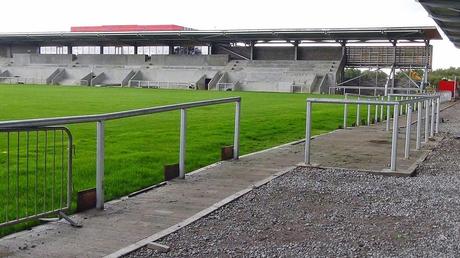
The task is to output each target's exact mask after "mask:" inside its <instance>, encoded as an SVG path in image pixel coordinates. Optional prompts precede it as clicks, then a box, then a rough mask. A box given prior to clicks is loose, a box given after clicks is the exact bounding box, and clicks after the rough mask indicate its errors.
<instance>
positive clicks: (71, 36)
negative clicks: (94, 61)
mask: <svg viewBox="0 0 460 258" xmlns="http://www.w3.org/2000/svg"><path fill="white" fill-rule="evenodd" d="M432 39H442V38H441V36H440V34H439V32H438V30H437V28H436V27H434V26H430V27H392V28H340V29H334V28H331V29H258V30H189V31H153V32H150V31H149V32H146V31H134V32H46V33H40V32H38V33H36V32H34V33H0V44H2V45H5V44H10V45H14V44H37V45H57V44H62V45H73V46H78V45H113V44H120V45H122V44H124V45H148V44H152V43H158V44H163V43H191V44H196V43H213V42H218V43H219V42H249V41H267V42H269V41H277V40H287V41H296V40H298V41H311V42H317V43H321V42H326V43H328V42H331V41H332V42H333V41H344V40H345V41H358V42H370V41H372V42H388V41H389V40H398V41H401V42H404V41H409V42H414V41H423V40H432Z"/></svg>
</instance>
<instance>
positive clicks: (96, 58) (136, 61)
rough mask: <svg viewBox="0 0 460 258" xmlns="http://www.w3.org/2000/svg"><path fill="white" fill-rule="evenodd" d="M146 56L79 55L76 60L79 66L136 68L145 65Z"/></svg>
mask: <svg viewBox="0 0 460 258" xmlns="http://www.w3.org/2000/svg"><path fill="white" fill-rule="evenodd" d="M146 60H147V56H144V55H78V56H77V59H76V60H75V61H76V63H78V64H79V65H108V66H111V65H113V66H129V65H132V66H136V65H145V64H146Z"/></svg>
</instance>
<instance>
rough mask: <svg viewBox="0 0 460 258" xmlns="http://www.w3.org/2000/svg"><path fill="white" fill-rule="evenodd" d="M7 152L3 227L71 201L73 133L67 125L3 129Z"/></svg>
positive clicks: (66, 205)
mask: <svg viewBox="0 0 460 258" xmlns="http://www.w3.org/2000/svg"><path fill="white" fill-rule="evenodd" d="M0 134H1V135H6V137H2V142H1V143H2V146H1V148H2V149H3V148H5V151H4V152H3V153H4V154H5V155H4V156H3V155H2V156H3V157H2V160H3V161H4V162H5V165H6V166H5V170H4V173H0V177H1V181H2V187H0V189H2V191H0V193H1V197H2V199H0V201H1V202H3V205H2V207H3V209H4V210H3V212H2V214H0V228H2V227H6V226H10V225H14V224H18V223H22V222H26V221H30V220H34V219H40V218H44V217H47V216H49V215H53V214H57V215H59V216H60V217H63V218H65V219H66V220H67V221H69V222H70V223H71V224H72V225H73V226H79V225H78V224H76V223H75V222H73V221H72V220H70V219H69V218H68V217H67V216H66V214H65V213H66V212H67V211H69V210H70V208H71V202H72V148H73V142H72V134H71V133H70V131H69V130H68V129H67V128H65V127H41V128H29V127H15V128H5V127H2V128H1V129H0Z"/></svg>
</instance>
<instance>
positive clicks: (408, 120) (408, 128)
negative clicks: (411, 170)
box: [404, 104, 412, 159]
mask: <svg viewBox="0 0 460 258" xmlns="http://www.w3.org/2000/svg"><path fill="white" fill-rule="evenodd" d="M411 126H412V104H409V105H408V108H407V115H406V143H405V145H404V158H405V159H408V158H409V152H410V135H411V133H410V132H411Z"/></svg>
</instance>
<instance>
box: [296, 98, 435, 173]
mask: <svg viewBox="0 0 460 258" xmlns="http://www.w3.org/2000/svg"><path fill="white" fill-rule="evenodd" d="M345 97H346V98H347V95H346V96H345ZM365 97H366V98H368V99H367V100H361V99H327V98H308V99H307V107H306V125H305V127H306V130H305V157H304V158H305V164H307V165H309V164H310V162H311V157H310V156H311V121H312V119H311V117H312V106H313V105H312V104H313V103H326V104H339V105H344V115H343V117H344V122H343V124H344V129H346V128H347V120H348V105H357V106H358V108H357V112H356V116H357V118H356V121H357V126H359V124H358V121H359V120H360V114H359V109H360V108H359V105H367V107H368V112H367V121H368V125H370V117H371V112H370V110H371V106H375V112H376V114H375V117H376V118H377V117H378V116H379V112H380V117H383V112H384V110H383V107H384V106H386V107H387V109H386V113H387V114H386V131H389V127H390V126H389V125H390V120H391V114H390V110H391V107H393V131H392V140H391V163H390V171H391V172H395V171H396V168H397V146H398V133H399V125H398V122H399V116H400V114H401V115H402V114H403V113H404V112H405V113H406V114H407V115H406V132H405V147H404V158H406V159H407V158H409V154H410V137H411V127H412V113H413V111H414V110H416V111H417V120H416V122H417V129H416V132H417V135H416V150H420V147H421V124H422V110H423V109H425V117H424V120H425V141H424V143H427V142H428V139H429V137H433V136H434V135H435V133H438V132H439V112H440V108H439V106H440V95H438V94H435V95H416V94H389V95H388V96H387V97H385V98H387V100H383V99H382V97H376V99H377V100H370V97H369V96H365ZM359 98H360V97H359ZM379 107H380V108H379ZM430 109H431V112H430ZM430 120H431V123H430ZM381 121H383V120H381Z"/></svg>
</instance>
